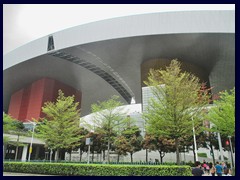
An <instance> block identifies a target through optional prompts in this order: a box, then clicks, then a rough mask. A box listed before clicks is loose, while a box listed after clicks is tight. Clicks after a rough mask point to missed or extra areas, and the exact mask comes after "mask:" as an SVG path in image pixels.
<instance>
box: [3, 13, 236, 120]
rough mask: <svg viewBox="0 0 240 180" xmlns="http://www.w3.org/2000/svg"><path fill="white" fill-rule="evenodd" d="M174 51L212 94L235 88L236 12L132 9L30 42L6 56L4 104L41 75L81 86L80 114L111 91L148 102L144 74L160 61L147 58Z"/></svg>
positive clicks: (124, 99)
mask: <svg viewBox="0 0 240 180" xmlns="http://www.w3.org/2000/svg"><path fill="white" fill-rule="evenodd" d="M174 58H177V59H179V60H180V61H181V62H182V63H183V64H186V65H188V68H186V69H188V70H193V71H194V72H197V74H199V75H200V76H201V77H203V78H202V79H203V80H204V81H208V83H209V86H212V87H214V88H213V93H217V92H219V91H221V90H225V89H230V88H232V87H233V86H234V85H235V11H186V12H167V13H153V14H143V15H135V16H127V17H121V18H114V19H109V20H104V21H98V22H94V23H89V24H85V25H80V26H76V27H73V28H70V29H66V30H63V31H60V32H56V33H53V34H50V35H48V36H45V37H42V38H40V39H37V40H35V41H32V42H30V43H28V44H26V45H24V46H22V47H19V48H17V49H15V50H14V51H12V52H10V53H8V54H6V55H4V57H3V101H4V102H3V110H4V111H5V112H6V113H8V111H9V109H8V108H9V103H10V101H11V96H12V95H13V94H14V93H15V92H17V91H19V90H20V89H22V88H25V87H27V86H28V85H29V84H31V83H33V82H35V81H37V80H39V79H41V78H43V77H48V78H51V79H54V80H57V81H60V82H61V83H64V84H66V85H68V86H71V87H73V88H74V89H76V90H78V91H81V92H82V99H81V114H82V116H85V115H87V114H89V113H90V105H91V104H93V103H95V102H97V101H103V100H106V99H108V98H109V97H111V96H112V95H119V96H120V97H121V98H120V100H121V101H122V102H123V103H124V104H129V103H130V102H131V99H132V98H134V99H135V101H136V103H142V92H141V91H142V86H143V85H142V80H143V73H145V71H147V70H148V68H146V67H147V66H149V67H152V65H153V64H154V63H152V62H151V63H147V62H150V61H152V60H153V59H158V61H157V62H158V63H157V64H159V66H160V67H161V64H162V65H164V64H166V60H163V59H167V60H171V59H174ZM161 62H162V63H161ZM163 62H164V63H163ZM146 64H148V65H146ZM153 66H154V65H153Z"/></svg>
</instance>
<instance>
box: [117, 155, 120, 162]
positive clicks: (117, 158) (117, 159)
mask: <svg viewBox="0 0 240 180" xmlns="http://www.w3.org/2000/svg"><path fill="white" fill-rule="evenodd" d="M119 158H120V154H118V158H117V163H119Z"/></svg>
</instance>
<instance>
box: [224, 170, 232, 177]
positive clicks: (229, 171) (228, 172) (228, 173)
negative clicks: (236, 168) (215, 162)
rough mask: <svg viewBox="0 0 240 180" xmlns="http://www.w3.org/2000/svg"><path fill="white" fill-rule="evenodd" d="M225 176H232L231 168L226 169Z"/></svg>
mask: <svg viewBox="0 0 240 180" xmlns="http://www.w3.org/2000/svg"><path fill="white" fill-rule="evenodd" d="M223 176H232V172H231V170H230V169H229V168H226V169H224V173H223Z"/></svg>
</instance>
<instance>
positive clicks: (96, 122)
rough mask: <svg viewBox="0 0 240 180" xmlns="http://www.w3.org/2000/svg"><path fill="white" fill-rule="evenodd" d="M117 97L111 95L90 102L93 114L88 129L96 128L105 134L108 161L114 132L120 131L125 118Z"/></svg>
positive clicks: (114, 135)
mask: <svg viewBox="0 0 240 180" xmlns="http://www.w3.org/2000/svg"><path fill="white" fill-rule="evenodd" d="M118 99H119V97H118V96H112V97H111V98H110V99H108V100H106V101H103V102H98V103H96V104H92V106H91V109H92V113H94V116H93V119H92V122H91V124H90V123H89V124H88V127H89V128H90V129H92V130H97V131H98V132H99V133H101V134H103V135H104V136H105V139H106V141H107V151H108V155H107V157H108V162H110V155H109V154H110V146H111V144H112V143H113V142H114V140H115V137H116V134H119V132H121V130H122V126H123V124H124V123H125V119H126V115H125V113H124V112H123V109H122V108H121V107H120V106H122V105H123V104H122V103H121V102H120V101H119V100H118Z"/></svg>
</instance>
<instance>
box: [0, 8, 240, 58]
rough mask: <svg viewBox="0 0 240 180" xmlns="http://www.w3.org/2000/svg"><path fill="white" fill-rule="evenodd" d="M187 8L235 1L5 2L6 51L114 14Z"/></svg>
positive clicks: (124, 14) (184, 9)
mask: <svg viewBox="0 0 240 180" xmlns="http://www.w3.org/2000/svg"><path fill="white" fill-rule="evenodd" d="M186 10H189V11H190V10H235V5H234V4H73V5H72V4H62V5H61V4H46V5H45V4H37V5H36V4H31V5H27V4H18V5H16V4H4V5H3V53H4V54H6V53H7V52H9V51H12V50H14V49H15V48H17V47H19V46H21V45H24V44H26V43H28V42H30V41H32V40H35V39H38V38H40V37H43V36H45V35H48V34H51V33H53V32H56V31H60V30H63V29H66V28H69V27H73V26H77V25H80V24H86V23H89V22H94V21H98V20H103V19H109V18H114V17H121V16H128V15H135V14H144V13H154V12H170V11H186Z"/></svg>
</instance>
